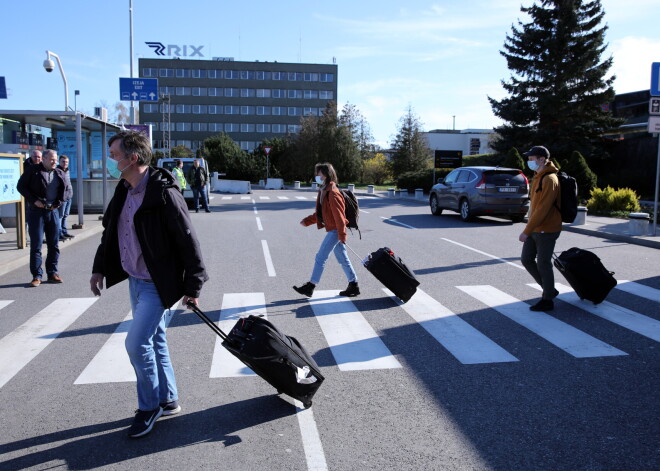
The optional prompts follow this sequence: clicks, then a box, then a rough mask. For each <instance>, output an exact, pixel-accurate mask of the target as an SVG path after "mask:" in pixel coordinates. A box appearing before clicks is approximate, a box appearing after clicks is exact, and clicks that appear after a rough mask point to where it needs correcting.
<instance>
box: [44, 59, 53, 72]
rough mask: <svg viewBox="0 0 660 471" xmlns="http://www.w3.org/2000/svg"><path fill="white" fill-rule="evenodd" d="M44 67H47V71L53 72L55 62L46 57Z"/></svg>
mask: <svg viewBox="0 0 660 471" xmlns="http://www.w3.org/2000/svg"><path fill="white" fill-rule="evenodd" d="M44 69H46V72H52V71H53V70H55V62H53V61H52V60H50V59H46V60H45V61H44Z"/></svg>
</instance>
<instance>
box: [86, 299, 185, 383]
mask: <svg viewBox="0 0 660 471" xmlns="http://www.w3.org/2000/svg"><path fill="white" fill-rule="evenodd" d="M179 312H183V310H175V309H170V310H169V311H168V313H167V314H166V317H165V325H166V326H169V325H170V322H171V321H172V318H173V317H174V314H176V313H179ZM131 322H133V313H132V312H129V313H128V315H127V316H126V318H125V319H124V320H123V321H122V322H121V324H119V326H118V327H117V329H116V330H115V332H114V333H113V334H112V335H111V336H110V338H109V339H108V340H107V341H106V342H105V344H104V345H103V347H101V350H99V351H98V353H97V354H96V356H94V358H92V361H90V362H89V364H88V365H87V367H86V368H85V369H84V370H83V372H82V373H80V376H78V378H77V379H76V380H75V381H74V384H97V383H122V382H128V381H135V372H134V371H133V366H132V365H131V361H130V360H129V359H128V353H126V348H125V347H124V342H125V341H126V335H127V334H128V329H129V327H130V326H131Z"/></svg>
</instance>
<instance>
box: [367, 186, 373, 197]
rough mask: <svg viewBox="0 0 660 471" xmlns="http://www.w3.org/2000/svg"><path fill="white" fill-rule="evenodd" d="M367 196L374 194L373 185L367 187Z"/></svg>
mask: <svg viewBox="0 0 660 471" xmlns="http://www.w3.org/2000/svg"><path fill="white" fill-rule="evenodd" d="M367 194H368V195H373V194H374V186H373V185H367Z"/></svg>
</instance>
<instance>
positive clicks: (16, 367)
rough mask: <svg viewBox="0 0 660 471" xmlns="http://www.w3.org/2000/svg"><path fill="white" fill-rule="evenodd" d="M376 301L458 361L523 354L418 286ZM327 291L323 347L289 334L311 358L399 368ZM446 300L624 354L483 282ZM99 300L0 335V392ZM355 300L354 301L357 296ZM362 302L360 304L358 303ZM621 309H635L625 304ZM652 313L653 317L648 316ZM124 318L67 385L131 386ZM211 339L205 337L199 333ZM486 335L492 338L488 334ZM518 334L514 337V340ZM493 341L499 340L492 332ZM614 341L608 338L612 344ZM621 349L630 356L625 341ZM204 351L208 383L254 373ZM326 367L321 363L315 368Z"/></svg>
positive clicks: (68, 303) (59, 309)
mask: <svg viewBox="0 0 660 471" xmlns="http://www.w3.org/2000/svg"><path fill="white" fill-rule="evenodd" d="M556 287H557V290H558V291H559V292H560V295H559V296H558V298H557V299H558V301H556V305H557V310H558V311H559V312H561V309H562V306H570V309H573V310H574V309H575V308H577V309H579V310H580V311H581V312H582V313H583V314H584V315H585V316H595V319H597V321H598V322H599V323H601V324H602V325H604V326H613V325H615V326H617V327H623V328H625V329H628V330H629V331H630V332H632V333H634V334H635V335H637V336H639V338H640V339H641V338H642V337H643V338H644V339H645V340H646V339H651V340H653V341H656V342H660V321H658V320H656V319H654V318H653V317H651V316H650V315H649V313H648V312H647V313H645V314H643V313H639V312H635V311H633V310H631V309H628V308H626V307H623V306H619V305H617V304H615V303H614V302H610V301H604V302H603V303H601V304H598V305H594V304H592V303H591V302H588V301H584V300H580V299H579V298H578V296H577V295H576V294H575V293H574V292H573V291H572V289H571V288H570V287H568V286H566V285H563V284H561V283H557V284H556ZM521 289H525V290H528V292H529V294H530V295H529V297H528V298H527V299H530V298H534V296H535V291H534V290H539V289H540V287H539V286H538V285H535V284H530V285H523V286H522V287H521ZM617 290H618V291H619V292H620V293H625V294H626V295H629V296H633V297H635V299H636V298H639V297H641V298H644V299H645V300H647V301H648V302H650V303H652V304H654V306H655V307H660V306H656V305H657V304H660V290H658V289H655V288H651V287H649V286H646V285H643V284H640V283H635V282H630V281H625V280H622V281H621V282H620V284H619V285H618V286H617ZM383 292H384V293H385V296H387V297H389V298H391V299H392V300H393V303H392V307H391V308H390V309H391V312H392V314H393V316H396V318H397V319H398V321H399V323H400V324H401V325H406V326H408V325H411V324H416V325H418V326H420V327H421V328H422V329H423V330H424V331H426V332H427V333H428V334H429V338H428V340H427V341H435V342H437V343H438V344H440V345H441V346H442V348H444V349H445V350H446V352H447V353H448V355H449V358H453V359H454V360H455V361H456V362H457V363H459V364H463V365H475V364H491V363H492V364H496V363H514V362H522V361H525V352H524V351H522V352H521V351H520V350H518V351H517V353H516V355H513V354H512V353H511V352H509V351H507V349H506V348H505V347H504V346H503V345H500V344H498V342H496V341H494V340H493V339H491V338H489V336H488V333H486V332H482V331H480V330H479V329H478V328H476V327H475V326H474V325H472V324H470V323H469V322H468V320H466V319H464V318H463V317H462V316H461V313H460V312H459V313H456V312H452V310H451V309H450V308H448V307H447V306H445V305H443V304H442V303H440V302H439V301H438V300H436V299H435V298H434V297H433V296H431V295H430V294H428V293H427V292H425V291H424V290H421V289H420V290H418V292H417V294H415V296H413V298H412V299H411V300H410V301H408V302H407V303H405V304H403V303H401V302H400V301H399V300H398V299H397V298H396V297H395V296H394V295H393V294H392V293H391V292H390V291H389V290H387V289H383ZM338 293H339V291H336V290H325V291H323V290H317V291H316V292H315V293H314V296H313V297H311V298H309V299H308V300H307V301H306V302H307V304H308V305H309V307H310V309H311V312H312V313H313V315H314V319H315V321H316V323H317V325H318V326H319V328H320V332H321V334H322V336H323V339H324V341H323V342H322V343H321V344H316V345H309V343H308V342H305V340H304V338H299V339H300V340H301V341H302V342H303V344H305V345H306V347H307V348H308V350H309V351H310V353H311V354H312V355H314V354H315V353H317V352H319V351H321V350H324V349H326V348H327V350H328V351H329V352H330V353H331V355H332V358H333V362H334V363H333V365H332V366H333V367H336V368H337V369H338V370H339V371H342V372H346V371H360V370H382V369H401V368H404V366H403V364H402V363H401V362H400V357H399V355H402V354H403V355H405V352H403V353H402V352H401V348H402V347H401V346H397V347H396V350H395V351H396V354H394V353H393V352H392V350H391V349H392V347H393V346H392V345H390V344H388V342H387V341H386V340H384V339H385V336H384V332H382V331H379V330H378V329H376V328H374V327H373V325H372V323H371V322H370V321H369V320H368V319H367V317H365V315H364V314H363V313H362V312H360V310H359V309H358V307H357V306H358V305H361V304H357V301H356V300H355V299H354V298H347V297H342V296H339V294H338ZM454 296H458V297H460V296H463V297H464V299H462V301H463V302H469V303H470V306H471V310H472V311H474V312H481V311H483V310H484V309H486V310H491V312H493V313H494V314H497V315H496V318H498V317H499V316H501V318H506V320H507V322H511V321H512V322H514V323H516V324H518V325H519V326H521V327H522V328H523V329H524V330H526V331H528V332H529V334H530V337H529V339H528V340H530V341H532V342H538V343H543V344H545V345H550V346H552V347H554V348H557V349H558V351H563V352H564V353H565V354H568V355H570V356H572V357H574V358H595V357H630V356H631V355H633V353H634V351H624V349H621V348H619V346H615V345H610V344H608V343H606V342H604V341H603V340H600V339H598V338H596V337H595V336H593V335H591V333H589V332H586V331H584V330H580V329H579V328H577V327H575V326H573V325H571V324H570V322H568V321H564V320H560V319H561V316H556V315H554V313H543V312H533V311H530V310H529V304H528V303H526V302H524V301H522V300H520V299H517V298H516V297H515V296H513V295H511V294H510V293H508V292H506V290H502V289H500V288H498V287H495V286H491V285H461V286H456V287H455V293H454ZM98 299H99V298H62V299H57V300H55V301H53V302H52V303H51V304H49V305H48V306H46V307H45V308H44V309H42V310H41V311H39V312H38V313H36V314H35V315H33V316H32V317H31V318H30V319H28V320H27V321H26V322H25V323H23V324H22V325H20V326H19V327H18V328H16V329H15V330H13V331H12V332H10V333H8V334H7V335H5V336H4V337H3V338H1V339H0V358H2V362H0V388H2V387H3V386H4V385H5V384H6V383H7V382H8V381H10V380H11V379H12V378H14V377H15V376H16V375H17V374H19V373H20V371H21V370H22V369H23V368H24V367H25V366H27V365H28V364H29V363H30V362H31V361H33V360H35V358H36V357H37V356H39V355H40V354H42V352H43V351H44V349H46V348H47V347H48V345H49V344H50V343H51V342H54V341H57V339H58V337H59V336H60V335H61V334H63V333H64V332H66V330H67V329H69V328H70V326H71V325H72V324H73V323H74V322H75V321H76V320H77V319H78V318H79V317H80V316H81V315H83V314H84V313H85V312H86V311H87V310H88V309H89V308H90V307H91V306H92V305H93V304H94V303H95V302H97V300H98ZM360 299H362V300H364V299H365V298H364V295H363V297H361V298H360ZM14 305H15V303H14V301H13V300H0V310H2V312H3V313H6V312H7V310H11V309H13V306H14ZM362 305H363V304H362ZM630 305H633V306H634V305H635V304H634V303H631V304H630ZM268 306H269V305H268V303H267V301H266V294H265V293H261V292H254V293H225V294H224V295H223V300H222V305H221V308H220V310H219V311H217V312H216V311H213V310H209V315H210V316H211V318H212V319H213V320H214V321H215V322H217V323H218V325H219V326H220V328H221V329H223V330H224V331H226V332H228V331H230V330H231V328H232V326H233V325H234V324H235V323H236V322H237V320H238V319H240V318H241V317H245V316H248V315H251V314H252V315H257V316H263V317H268ZM183 311H184V310H183V309H172V310H170V311H169V313H168V318H167V323H168V325H169V322H170V321H171V320H172V318H173V317H174V316H176V315H177V314H178V313H182V312H183ZM655 312H657V311H655ZM131 322H132V316H131V313H130V312H129V313H128V314H127V315H126V317H125V318H124V319H123V320H122V321H121V322H120V323H119V325H118V326H117V328H116V329H115V331H114V332H113V333H111V334H109V335H108V338H107V339H106V341H105V342H104V343H103V345H102V346H101V347H100V349H99V350H98V351H97V352H96V353H95V354H94V356H93V357H91V358H90V359H89V361H87V362H86V364H83V365H81V368H80V373H79V374H78V376H77V379H76V380H75V382H74V384H77V385H79V384H101V383H116V382H130V381H135V375H134V372H133V369H132V367H131V365H130V362H129V360H128V356H127V355H126V352H125V348H124V341H125V339H126V335H127V332H128V329H129V328H130V324H131ZM208 334H209V335H211V333H210V332H209V333H208ZM491 335H492V334H491ZM511 335H521V334H520V331H517V333H516V334H511ZM498 339H500V340H499V342H500V343H502V340H501V339H502V335H501V334H499V335H498ZM612 343H616V342H612ZM626 345H628V347H627V349H628V350H630V347H629V344H628V343H626ZM416 347H417V345H416V342H409V343H408V344H407V346H406V347H405V348H409V349H410V350H411V351H410V352H408V353H411V354H413V353H415V352H414V350H415V348H416ZM212 350H213V351H209V355H208V365H207V368H208V371H209V378H213V379H216V378H232V377H233V378H237V377H250V376H252V377H254V376H255V375H254V373H253V372H252V371H251V370H250V369H249V368H247V367H246V366H245V365H243V364H242V363H241V362H240V361H239V360H237V359H236V358H235V357H233V356H232V355H231V354H230V353H229V352H228V351H227V350H226V349H224V348H223V347H222V342H221V340H220V339H219V338H216V341H215V345H214V347H213V349H212ZM324 366H327V365H324Z"/></svg>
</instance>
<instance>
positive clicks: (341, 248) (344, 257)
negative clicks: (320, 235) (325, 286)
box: [309, 230, 357, 285]
mask: <svg viewBox="0 0 660 471" xmlns="http://www.w3.org/2000/svg"><path fill="white" fill-rule="evenodd" d="M330 252H334V253H335V257H337V261H338V262H339V264H340V265H341V267H342V268H343V269H344V273H345V274H346V278H348V281H357V275H356V274H355V270H353V265H351V260H350V259H349V258H348V253H347V252H346V245H344V244H342V243H341V242H339V236H338V235H337V231H336V230H335V231H329V232H328V233H327V234H326V235H325V238H324V239H323V242H322V243H321V247H319V251H318V252H317V253H316V258H315V260H314V270H312V277H311V279H310V280H309V281H311V282H312V283H314V284H315V285H318V284H319V282H320V281H321V275H323V269H324V268H325V263H326V262H327V261H328V257H330Z"/></svg>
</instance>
